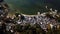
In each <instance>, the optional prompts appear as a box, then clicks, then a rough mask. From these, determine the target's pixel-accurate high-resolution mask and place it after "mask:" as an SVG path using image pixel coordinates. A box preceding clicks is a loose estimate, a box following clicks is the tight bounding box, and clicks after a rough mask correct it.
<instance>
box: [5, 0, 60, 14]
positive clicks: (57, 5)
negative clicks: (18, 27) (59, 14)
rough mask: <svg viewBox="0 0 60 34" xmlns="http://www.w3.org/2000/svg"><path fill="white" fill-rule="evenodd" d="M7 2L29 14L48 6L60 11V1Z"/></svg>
mask: <svg viewBox="0 0 60 34" xmlns="http://www.w3.org/2000/svg"><path fill="white" fill-rule="evenodd" d="M5 2H7V3H9V4H10V6H12V7H14V8H18V9H23V11H26V12H27V13H28V11H30V12H32V11H36V10H38V9H40V8H42V7H44V6H46V5H47V6H48V7H49V8H53V9H57V10H59V11H60V0H5ZM35 8H36V9H35ZM32 9H33V10H32Z"/></svg>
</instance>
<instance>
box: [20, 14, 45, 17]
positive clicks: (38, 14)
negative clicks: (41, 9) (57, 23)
mask: <svg viewBox="0 0 60 34" xmlns="http://www.w3.org/2000/svg"><path fill="white" fill-rule="evenodd" d="M21 14H22V13H21ZM45 14H46V13H42V14H39V13H38V14H37V15H27V14H22V15H23V16H27V17H35V16H40V15H41V16H45Z"/></svg>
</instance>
